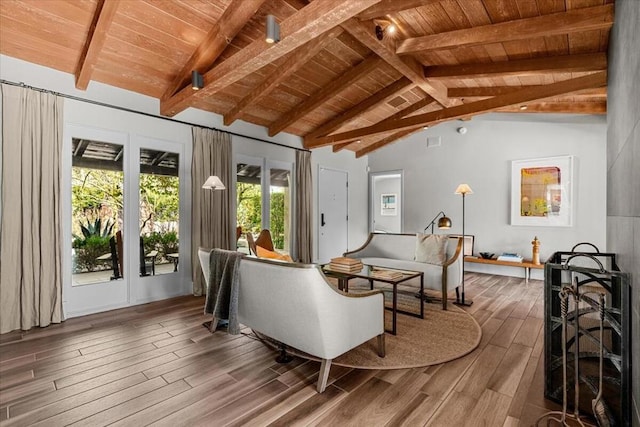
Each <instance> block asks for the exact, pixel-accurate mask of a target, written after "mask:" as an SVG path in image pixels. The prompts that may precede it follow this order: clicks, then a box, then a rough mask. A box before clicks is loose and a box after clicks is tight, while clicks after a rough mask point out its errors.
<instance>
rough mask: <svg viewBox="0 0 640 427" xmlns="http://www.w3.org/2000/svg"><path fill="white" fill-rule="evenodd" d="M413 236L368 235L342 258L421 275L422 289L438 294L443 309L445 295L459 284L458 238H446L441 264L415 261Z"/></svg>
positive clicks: (460, 271) (445, 307)
mask: <svg viewBox="0 0 640 427" xmlns="http://www.w3.org/2000/svg"><path fill="white" fill-rule="evenodd" d="M416 241H417V236H416V235H415V234H391V233H371V234H369V238H368V239H367V241H366V242H365V243H364V244H363V245H362V246H361V247H360V248H358V249H356V250H353V251H350V252H346V253H345V254H344V256H346V257H350V258H359V259H361V260H362V262H363V263H364V264H368V265H375V266H379V267H387V268H396V269H400V270H412V271H421V272H423V273H424V287H425V289H434V290H437V291H441V292H442V309H443V310H446V309H447V292H449V291H450V290H453V289H455V288H457V287H458V286H461V285H462V267H463V265H462V263H463V262H464V257H463V256H462V238H460V237H453V236H451V237H449V238H448V241H447V244H446V247H445V253H446V256H445V261H444V262H443V263H442V265H437V264H429V263H425V262H419V261H415V253H416Z"/></svg>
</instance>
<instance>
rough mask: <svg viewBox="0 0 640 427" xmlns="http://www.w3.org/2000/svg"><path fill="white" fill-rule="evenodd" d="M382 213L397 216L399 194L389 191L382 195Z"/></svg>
mask: <svg viewBox="0 0 640 427" xmlns="http://www.w3.org/2000/svg"><path fill="white" fill-rule="evenodd" d="M380 206H381V210H380V215H382V216H396V215H398V195H397V194H395V193H387V194H381V195H380Z"/></svg>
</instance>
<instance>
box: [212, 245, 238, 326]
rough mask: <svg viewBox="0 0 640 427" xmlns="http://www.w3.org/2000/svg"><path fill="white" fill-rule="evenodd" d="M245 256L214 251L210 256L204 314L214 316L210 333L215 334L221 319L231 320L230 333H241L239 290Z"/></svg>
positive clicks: (222, 250)
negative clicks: (241, 265)
mask: <svg viewBox="0 0 640 427" xmlns="http://www.w3.org/2000/svg"><path fill="white" fill-rule="evenodd" d="M242 257H244V254H242V253H240V252H234V251H227V250H224V249H213V250H212V251H211V255H210V256H209V267H210V269H211V271H210V275H209V289H207V301H206V303H205V305H204V312H205V313H206V314H212V315H213V320H212V322H211V327H210V329H209V330H210V331H211V332H215V330H216V327H217V325H218V321H219V320H220V319H229V329H228V332H229V333H230V334H233V335H237V334H239V333H240V324H239V322H238V289H239V286H238V285H239V281H240V261H241V260H242Z"/></svg>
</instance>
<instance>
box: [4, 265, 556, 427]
mask: <svg viewBox="0 0 640 427" xmlns="http://www.w3.org/2000/svg"><path fill="white" fill-rule="evenodd" d="M542 287H543V284H542V282H541V281H536V280H532V281H530V282H529V283H525V281H524V280H523V279H519V278H513V277H504V276H493V275H486V274H476V273H467V276H466V294H467V296H470V297H471V298H472V299H473V300H474V304H473V305H472V306H471V307H468V308H467V310H468V311H469V312H470V313H471V314H472V315H473V316H474V317H475V318H476V319H477V321H478V323H480V325H482V330H483V337H482V342H481V344H480V346H479V348H478V349H476V350H475V351H473V352H472V353H471V354H469V355H467V356H465V357H463V358H461V359H458V360H455V361H452V362H449V363H445V364H441V365H436V366H430V367H426V368H420V369H405V370H391V371H375V370H354V369H347V368H341V367H338V366H334V367H332V369H331V373H330V385H329V386H328V387H327V390H326V391H325V392H324V393H323V394H317V393H316V391H315V381H316V379H317V376H318V371H319V363H317V362H311V361H306V360H302V359H296V360H294V361H293V362H291V363H289V364H286V365H280V364H277V363H275V361H274V357H275V352H274V351H273V350H271V349H269V348H267V347H265V346H264V345H263V344H262V343H261V342H259V341H257V340H255V339H253V338H252V336H251V335H237V336H231V335H227V334H226V333H222V332H218V333H216V334H213V335H212V334H209V333H208V331H207V330H206V329H205V328H203V327H202V326H201V324H202V322H204V321H206V320H207V318H206V317H205V316H203V315H202V307H203V304H204V299H203V298H198V297H191V296H188V297H180V298H173V299H170V300H165V301H160V302H155V303H150V304H145V305H141V306H136V307H130V308H126V309H121V310H115V311H111V312H107V313H100V314H95V315H90V316H84V317H80V318H74V319H70V320H68V321H66V322H64V323H62V324H60V325H53V326H50V327H48V328H43V329H39V328H36V329H33V330H32V331H28V332H23V333H21V332H12V333H9V334H4V335H1V336H0V424H1V425H3V426H4V425H6V426H13V425H19V426H26V425H44V426H62V425H82V426H98V425H120V426H142V425H158V426H165V425H166V426H173V427H175V426H182V425H189V426H191V425H195V426H197V425H207V426H225V425H230V426H241V425H242V426H244V425H250V426H266V425H270V426H292V425H304V426H307V425H313V426H315V425H318V426H338V425H339V426H343V425H366V426H400V425H406V426H447V427H452V426H464V425H469V426H475V425H478V426H518V425H522V426H529V425H532V423H533V422H534V421H535V419H536V418H537V417H538V416H539V415H540V414H542V413H544V412H545V411H547V410H548V409H546V408H554V409H557V408H558V406H557V405H555V404H553V403H551V402H548V401H546V400H545V399H544V398H543V371H542V369H543V341H544V340H543V336H542V324H543V300H542V294H543V290H542ZM244 332H245V333H246V334H249V333H250V330H247V329H245V330H244Z"/></svg>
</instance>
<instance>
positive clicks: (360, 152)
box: [356, 128, 421, 158]
mask: <svg viewBox="0 0 640 427" xmlns="http://www.w3.org/2000/svg"><path fill="white" fill-rule="evenodd" d="M420 129H421V128H418V129H408V130H401V131H400V132H396V133H393V134H391V135H389V136H386V137H384V138H382V139H381V140H379V141H376V142H374V143H372V144H369V145H367V146H366V147H363V148H361V149H359V150H356V158H360V157H362V156H364V155H366V154H369V153H371V152H372V151H375V150H377V149H379V148H382V147H384V146H385V145H389V144H391V143H392V142H396V141H398V140H399V139H400V138H404V137H405V136H409V135H411V134H412V133H415V132H418V131H419V130H420Z"/></svg>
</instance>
